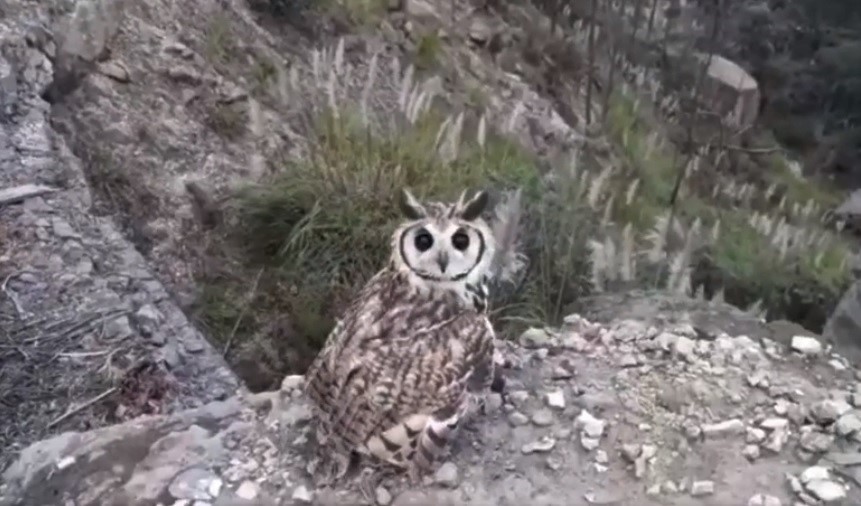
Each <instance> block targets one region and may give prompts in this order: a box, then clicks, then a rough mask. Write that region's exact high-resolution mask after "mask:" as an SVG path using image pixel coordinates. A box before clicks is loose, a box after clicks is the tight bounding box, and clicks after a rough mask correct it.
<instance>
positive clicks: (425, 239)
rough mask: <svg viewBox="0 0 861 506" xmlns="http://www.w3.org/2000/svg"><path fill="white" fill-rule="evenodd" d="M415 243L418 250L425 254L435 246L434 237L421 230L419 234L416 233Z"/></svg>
mask: <svg viewBox="0 0 861 506" xmlns="http://www.w3.org/2000/svg"><path fill="white" fill-rule="evenodd" d="M414 242H415V245H416V249H417V250H419V251H422V252H424V251H427V250H429V249H430V248H431V246H433V236H431V235H430V233H429V232H428V231H427V230H425V229H421V230H419V231H418V233H416V237H415V239H414Z"/></svg>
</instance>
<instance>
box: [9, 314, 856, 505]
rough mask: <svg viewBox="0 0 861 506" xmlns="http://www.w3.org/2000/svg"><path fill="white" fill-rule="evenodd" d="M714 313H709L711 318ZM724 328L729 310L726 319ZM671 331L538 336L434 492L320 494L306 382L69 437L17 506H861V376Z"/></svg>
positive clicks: (768, 349) (21, 484) (26, 473)
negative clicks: (312, 461)
mask: <svg viewBox="0 0 861 506" xmlns="http://www.w3.org/2000/svg"><path fill="white" fill-rule="evenodd" d="M708 308H709V306H707V305H702V306H700V308H699V310H700V311H701V312H705V311H708ZM712 310H713V311H714V312H715V314H718V313H719V312H720V311H721V310H723V308H720V307H714V306H713V307H712ZM664 316H665V317H666V319H667V322H666V324H665V325H662V326H650V325H647V324H644V323H643V322H641V321H638V320H626V319H623V320H616V321H614V322H612V323H609V324H598V323H590V322H589V321H587V320H585V319H584V318H582V317H580V316H578V315H572V316H570V317H568V318H567V319H566V324H565V325H564V326H563V327H562V328H561V329H558V330H545V329H531V330H529V331H527V332H526V333H524V335H523V336H521V338H520V340H519V343H517V344H515V343H508V344H507V345H506V346H505V347H504V355H505V356H506V366H507V367H506V369H505V375H506V378H507V386H506V391H505V393H504V395H499V394H493V395H491V397H490V399H489V402H488V406H487V413H486V415H485V416H482V417H480V418H477V419H476V420H475V421H474V422H473V423H472V424H470V425H468V426H467V428H466V430H464V431H463V432H462V436H461V437H460V439H459V440H458V443H457V446H456V447H455V448H454V450H453V451H452V452H451V454H450V455H449V456H448V458H447V460H446V462H444V463H443V464H442V465H441V466H440V467H439V468H438V469H437V470H436V472H435V473H434V474H433V476H428V477H427V478H426V479H425V483H424V484H423V486H420V487H417V488H414V489H410V488H409V487H407V486H406V484H405V481H404V480H403V479H402V478H399V477H382V478H380V479H379V480H377V479H375V478H374V477H373V476H371V477H368V476H366V475H364V474H362V472H361V470H358V471H357V474H355V475H352V477H351V478H350V479H351V481H350V483H349V484H348V485H345V486H343V487H339V488H338V489H337V490H331V489H315V488H314V485H313V482H312V480H311V479H310V477H309V474H308V471H307V466H308V464H309V459H308V456H309V455H310V448H309V441H310V440H311V439H312V436H311V430H312V423H311V420H310V415H309V410H308V406H307V404H306V400H305V399H304V398H303V396H302V394H301V393H300V392H299V390H298V387H299V385H300V384H301V381H302V378H301V376H290V377H287V378H285V380H284V383H283V385H282V388H281V390H280V391H279V392H265V393H260V394H254V395H246V396H239V397H233V398H230V399H228V400H226V401H219V402H215V403H211V404H208V405H206V406H203V407H200V408H196V409H193V410H189V411H183V412H179V413H176V414H174V415H169V416H164V415H161V416H153V417H142V418H139V419H137V420H135V421H132V422H127V423H125V424H121V425H116V426H113V427H109V428H105V429H100V430H97V431H93V432H88V433H64V434H61V435H59V436H57V437H55V438H53V439H49V440H46V441H43V442H40V443H38V444H36V445H34V446H32V447H30V448H28V449H27V450H25V451H24V452H23V453H22V455H21V457H20V459H19V460H18V461H17V462H16V463H15V464H13V466H11V467H10V468H9V469H8V470H7V471H6V473H5V474H4V483H5V485H4V486H3V488H2V496H3V500H2V501H0V504H4V505H17V504H21V505H23V504H28V505H42V504H76V505H79V506H85V505H91V504H92V505H96V504H100V505H113V504H117V505H119V504H123V505H128V504H140V505H155V504H163V505H181V504H186V505H187V504H192V503H194V504H197V505H205V504H215V505H228V504H230V505H239V504H273V505H274V504H333V505H334V504H343V505H347V504H351V505H354V504H383V505H385V504H395V505H424V504H428V505H429V504H435V505H441V504H452V505H454V504H487V505H491V504H494V505H505V504H511V505H515V504H540V505H571V504H583V505H587V504H602V505H610V504H613V505H634V504H637V505H651V504H653V505H658V504H661V505H688V504H690V505H715V506H717V505H721V506H723V505H728V504H738V505H751V506H753V505H769V506H774V505H779V504H782V505H794V504H810V505H813V504H845V505H848V504H851V503H852V501H851V499H850V498H852V497H858V494H859V493H861V374H859V373H858V372H857V371H855V370H854V369H852V368H850V367H847V365H846V364H845V362H844V361H843V360H842V359H841V358H840V357H837V356H835V355H833V354H830V353H829V352H828V351H827V350H826V349H824V348H823V346H822V345H821V344H820V343H819V342H818V341H817V340H815V339H812V338H808V337H804V336H798V337H795V338H793V339H791V345H790V347H788V348H787V347H784V346H782V345H779V344H777V343H775V342H774V341H771V340H770V339H766V338H764V339H760V338H759V337H758V336H756V335H750V336H748V335H729V334H726V333H714V332H712V331H709V330H707V329H705V328H703V327H700V326H698V325H696V324H693V323H685V322H686V321H690V318H689V313H687V312H685V311H679V312H675V313H672V312H666V313H665V314H664Z"/></svg>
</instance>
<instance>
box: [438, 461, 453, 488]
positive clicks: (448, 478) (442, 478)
mask: <svg viewBox="0 0 861 506" xmlns="http://www.w3.org/2000/svg"><path fill="white" fill-rule="evenodd" d="M458 479H459V473H458V469H457V465H455V463H454V462H446V463H445V464H443V465H441V466H439V469H437V470H436V473H434V481H435V482H436V483H438V484H440V485H442V486H444V487H456V486H457V482H458Z"/></svg>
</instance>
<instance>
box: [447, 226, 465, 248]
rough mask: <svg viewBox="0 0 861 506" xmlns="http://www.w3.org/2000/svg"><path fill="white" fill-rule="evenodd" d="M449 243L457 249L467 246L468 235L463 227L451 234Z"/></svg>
mask: <svg viewBox="0 0 861 506" xmlns="http://www.w3.org/2000/svg"><path fill="white" fill-rule="evenodd" d="M451 245H452V246H454V249H456V250H458V251H463V250H465V249H466V248H468V247H469V236H468V235H466V232H464V231H463V229H461V230H458V231H457V232H455V233H454V235H452V236H451Z"/></svg>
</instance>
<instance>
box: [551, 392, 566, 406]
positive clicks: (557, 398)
mask: <svg viewBox="0 0 861 506" xmlns="http://www.w3.org/2000/svg"><path fill="white" fill-rule="evenodd" d="M547 405H548V406H550V407H551V408H557V409H565V393H564V392H563V391H562V390H554V391H553V392H548V393H547Z"/></svg>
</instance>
